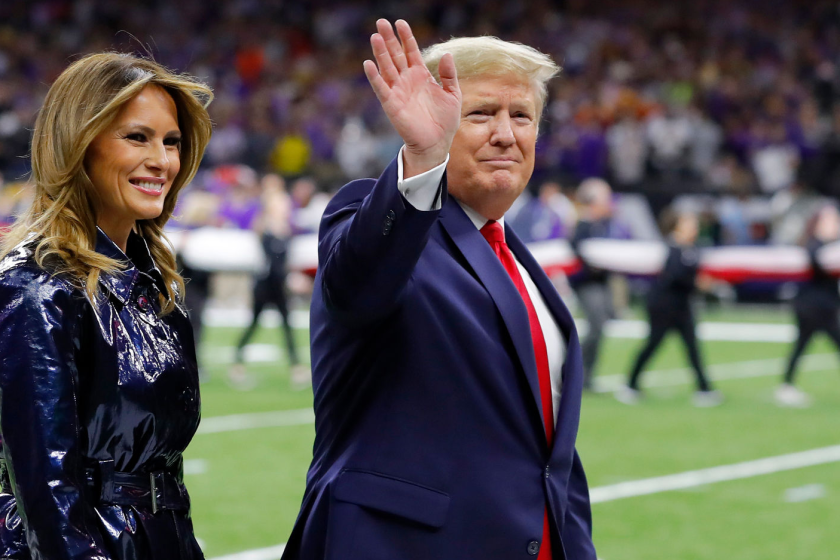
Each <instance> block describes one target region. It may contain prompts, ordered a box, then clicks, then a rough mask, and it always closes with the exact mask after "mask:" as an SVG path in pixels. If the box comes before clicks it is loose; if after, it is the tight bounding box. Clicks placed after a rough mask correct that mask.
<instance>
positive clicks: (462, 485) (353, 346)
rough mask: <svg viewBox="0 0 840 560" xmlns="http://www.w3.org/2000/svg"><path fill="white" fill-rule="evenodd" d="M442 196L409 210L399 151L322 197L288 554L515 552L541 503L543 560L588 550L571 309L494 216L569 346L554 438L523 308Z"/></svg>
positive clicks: (526, 540) (590, 557)
mask: <svg viewBox="0 0 840 560" xmlns="http://www.w3.org/2000/svg"><path fill="white" fill-rule="evenodd" d="M440 194H441V197H442V209H441V210H439V211H427V212H422V211H418V210H416V209H414V208H413V207H412V206H411V205H410V204H409V203H408V202H407V201H406V200H405V199H404V198H403V196H402V195H401V194H400V192H399V190H398V189H397V164H396V161H394V162H392V163H391V165H390V166H389V167H388V168H387V169H386V170H385V172H384V173H383V174H382V176H381V177H380V178H379V179H378V180H376V181H374V180H372V179H365V180H360V181H354V182H352V183H350V184H348V185H346V186H345V187H344V188H342V189H341V190H340V191H339V192H338V194H337V195H336V196H335V198H334V199H333V200H332V201H331V203H330V204H329V206H328V207H327V210H326V213H325V215H324V217H323V220H322V222H321V230H320V241H319V262H320V263H321V265H320V267H319V271H318V275H317V276H316V280H315V291H314V294H313V297H312V308H311V337H312V342H311V344H312V371H313V388H314V393H315V418H316V419H315V430H316V437H315V446H314V457H313V461H312V465H311V467H310V470H309V473H308V476H307V484H306V491H305V494H304V498H303V505H302V508H301V512H300V515H299V517H298V520H297V522H296V524H295V528H294V530H293V532H292V536H291V537H290V539H289V543H288V545H287V547H286V550H285V554H284V556H283V558H284V560H293V559H300V560H316V559H317V560H321V559H325V560H354V559H359V560H397V559H398V560H409V559H417V560H421V559H422V560H446V559H450V558H451V559H453V560H455V559H458V560H463V559H481V560H496V559H498V560H511V559H515V558H522V559H523V560H527V559H528V558H533V557H534V555H535V554H536V547H535V544H536V543H535V541H537V542H538V541H539V540H540V539H541V537H542V529H543V515H544V510H545V508H546V504H548V510H549V516H550V518H551V519H552V526H553V528H554V531H555V539H556V546H555V547H554V548H553V551H554V558H555V560H560V559H561V558H563V555H564V554H565V558H568V559H569V560H595V558H596V556H595V549H594V547H593V545H592V537H591V514H590V506H589V492H588V488H587V484H586V478H585V476H584V472H583V467H582V466H581V462H580V459H579V457H578V455H577V452H576V451H575V438H576V435H577V431H578V420H579V417H580V401H581V388H582V379H583V375H582V366H581V356H580V346H579V344H578V337H577V333H576V331H575V326H574V323H573V321H572V317H571V316H570V314H569V312H568V310H567V309H566V307H565V306H564V305H563V303H562V301H561V300H560V297H559V296H558V294H557V292H556V290H555V289H554V287H553V286H552V284H551V282H550V281H549V279H548V278H547V277H546V275H545V274H544V273H543V271H542V269H541V268H540V267H539V265H538V264H537V263H536V261H535V260H534V259H533V257H532V256H531V254H530V253H529V252H528V250H527V249H526V247H525V246H524V245H523V244H522V243H521V242H520V241H519V240H518V239H517V237H516V236H515V235H514V234H513V232H512V231H511V230H510V229H509V228H506V236H507V243H508V245H509V246H510V248H511V250H512V251H513V253H514V254H515V255H516V257H517V258H518V259H519V261H520V262H521V263H522V264H523V265H524V266H525V268H526V269H527V270H528V272H529V273H530V275H531V277H532V278H533V280H534V282H535V283H536V285H537V287H538V288H539V290H540V291H541V292H542V294H543V297H544V298H545V301H546V303H547V304H548V307H549V309H550V310H551V312H552V314H553V315H554V317H555V319H556V320H557V322H558V324H559V325H560V328H561V330H562V332H563V334H564V336H565V338H566V342H567V349H566V359H565V363H564V365H563V370H562V374H563V385H562V391H563V392H562V398H561V401H560V407H559V408H560V410H559V416H558V422H557V430H556V435H555V440H554V445H553V446H552V448H551V449H549V447H548V445H547V442H546V437H545V431H544V427H543V423H542V413H541V407H540V393H539V386H538V381H537V369H536V364H535V359H534V352H533V346H532V344H531V337H530V329H529V325H528V314H527V311H526V308H525V306H524V304H523V302H522V299H521V297H520V296H519V293H518V292H517V290H516V287H515V286H514V284H513V282H512V281H511V279H510V277H509V276H508V274H507V272H506V271H505V269H504V267H503V266H502V264H501V262H500V261H499V259H498V258H497V257H496V255H495V254H494V253H493V251H492V249H491V248H490V245H489V244H488V243H487V242H486V241H485V240H484V238H483V237H482V235H481V233H480V232H479V231H478V230H477V229H476V227H475V226H474V225H473V224H472V222H471V221H470V219H469V218H468V217H467V215H466V214H465V213H464V211H463V210H462V209H461V207H460V206H459V205H458V203H457V202H456V201H455V200H454V199H452V198H448V196H447V192H446V181H445V179H444V181H443V182H442V184H441V193H440Z"/></svg>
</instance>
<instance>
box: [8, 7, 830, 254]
mask: <svg viewBox="0 0 840 560" xmlns="http://www.w3.org/2000/svg"><path fill="white" fill-rule="evenodd" d="M394 15H398V16H399V17H405V18H408V19H410V20H411V21H412V22H415V23H414V25H415V29H416V33H417V36H418V39H419V41H420V43H421V45H423V44H428V43H431V42H434V41H437V40H440V39H445V38H446V37H449V36H457V35H475V34H482V33H489V32H493V33H496V34H498V35H500V36H502V38H504V39H510V40H520V41H523V42H527V43H528V44H531V45H534V46H537V47H538V48H540V49H541V50H543V51H544V52H546V53H549V54H551V55H552V56H553V57H554V58H555V59H557V60H558V61H560V63H561V65H562V66H563V69H564V71H563V75H562V77H561V79H558V80H555V81H554V82H553V85H552V88H551V91H550V99H549V104H548V106H547V108H546V115H545V117H546V118H545V122H544V125H543V130H542V132H541V137H540V140H539V143H538V158H537V164H536V170H535V173H534V178H533V181H532V185H531V186H532V190H533V192H532V193H531V194H532V195H533V200H531V201H530V202H527V201H524V202H523V204H525V203H526V202H527V203H528V204H531V205H533V206H534V208H529V210H528V211H529V212H531V213H534V212H535V213H537V214H547V215H548V216H549V217H550V222H551V223H549V224H547V225H545V226H541V227H540V228H537V231H536V232H535V233H534V234H533V235H531V234H530V233H527V234H526V235H525V237H534V236H535V237H537V238H539V237H540V236H541V235H543V236H545V237H563V236H565V237H570V236H571V235H572V234H573V229H574V213H573V212H572V211H570V208H571V205H570V203H569V199H571V200H573V199H574V191H575V189H576V187H577V185H578V184H579V183H580V182H581V181H582V180H583V179H586V178H588V177H603V178H606V179H607V180H608V181H609V182H610V183H611V184H612V186H613V187H614V188H615V189H616V190H617V191H619V192H639V193H643V194H644V195H645V196H646V197H647V199H648V201H649V202H650V203H651V206H652V207H653V210H654V213H658V212H659V210H660V209H661V208H662V207H664V206H665V205H666V204H667V203H669V202H671V200H672V199H673V198H674V197H676V196H678V195H681V194H686V193H694V194H700V195H706V194H710V195H713V196H714V201H713V202H712V203H708V202H702V204H701V206H702V207H701V210H703V211H702V212H701V213H702V214H704V216H705V218H704V220H705V221H704V223H705V228H704V231H707V232H711V233H709V235H708V236H707V237H708V242H710V243H716V244H726V243H731V244H751V243H762V242H765V241H768V240H769V241H774V242H781V243H790V242H798V241H800V239H799V238H800V237H801V232H802V229H803V227H804V222H806V221H807V216H808V215H810V214H811V213H812V212H813V211H814V208H816V206H818V205H819V198H818V196H819V195H828V196H838V195H840V103H838V102H837V101H838V95H840V69H838V64H840V8H838V6H837V3H836V2H829V1H818V2H795V1H781V0H778V1H775V0H774V1H771V2H767V1H761V2H758V1H752V0H740V1H738V2H723V1H711V0H705V1H698V2H692V3H671V4H669V5H666V6H662V5H660V3H657V2H655V1H653V0H633V1H627V0H623V1H605V2H598V3H596V4H593V3H588V2H584V1H582V0H569V1H566V2H557V3H552V2H547V1H543V2H528V3H522V2H510V1H503V0H499V1H491V2H477V1H475V2H461V3H449V2H444V1H442V0H411V1H408V2H400V3H395V2H374V3H366V2H346V1H341V2H338V1H334V0H316V1H312V2H283V1H281V0H267V1H261V2H256V1H253V0H224V1H221V2H215V3H206V2H201V1H200V0H183V1H182V2H178V3H177V4H172V3H167V2H161V1H150V2H146V3H142V4H134V5H132V6H131V7H126V6H125V5H120V4H116V3H113V2H108V1H106V0H42V1H35V2H32V1H28V0H6V1H4V2H2V3H0V173H1V174H2V177H5V180H6V182H5V187H4V188H2V190H0V220H5V221H8V220H9V216H10V215H11V214H12V213H13V212H14V211H15V209H17V208H19V207H20V206H21V205H24V204H25V203H26V189H25V188H22V187H21V185H20V179H21V178H23V177H25V174H26V171H27V159H26V153H27V151H28V144H29V134H30V131H31V129H32V126H33V123H34V118H35V112H36V109H37V107H39V106H40V104H41V102H42V99H43V96H44V94H45V92H46V89H47V87H48V85H49V84H50V83H51V82H52V81H53V79H54V78H55V77H56V76H57V74H58V73H59V72H60V71H61V70H62V69H63V68H64V67H65V66H66V65H67V63H69V62H70V61H72V60H74V59H75V58H76V57H78V56H79V55H81V54H84V53H87V52H93V51H100V50H109V49H117V50H129V51H135V52H137V51H140V52H148V53H149V54H151V55H152V56H154V58H155V59H156V60H158V61H160V62H162V63H164V64H166V65H169V66H171V67H173V68H175V69H178V70H181V71H187V72H189V73H192V74H194V75H196V76H199V77H200V78H202V79H204V80H206V81H207V82H208V83H209V84H210V85H212V87H213V88H214V90H215V94H216V100H215V101H214V103H213V104H212V105H211V107H210V111H211V115H212V117H213V119H214V122H215V130H214V135H213V139H212V141H211V144H210V146H209V149H208V151H207V155H206V157H205V161H204V163H203V172H202V173H201V174H200V175H199V177H198V178H197V180H196V181H195V182H194V184H193V190H194V191H199V192H202V193H205V194H206V195H207V196H204V198H205V199H212V198H213V197H215V202H214V203H213V204H210V205H209V207H208V208H213V209H214V210H213V212H214V215H213V216H212V217H211V219H210V221H211V222H212V223H215V224H227V225H231V226H234V227H243V228H247V227H249V223H248V222H249V216H251V217H252V216H253V215H254V206H255V205H256V200H257V196H258V193H257V191H256V190H254V188H253V185H256V184H258V182H259V181H258V177H259V175H261V174H263V173H277V174H280V175H281V176H283V177H285V178H286V179H287V180H290V181H292V182H293V181H295V180H296V179H301V178H303V179H304V181H303V183H304V184H302V185H300V189H301V191H307V190H314V191H320V192H330V191H332V190H334V189H336V188H337V187H339V186H340V185H341V184H343V183H344V182H346V181H347V180H348V179H352V178H357V177H363V176H369V175H371V174H375V173H376V170H378V169H382V168H383V167H384V166H385V165H387V163H388V161H389V160H390V159H391V158H392V157H393V155H394V154H395V153H396V152H397V150H398V148H399V145H400V143H401V142H400V139H399V137H398V136H396V134H395V133H394V131H393V130H392V128H391V127H390V125H389V124H388V121H387V119H386V118H385V117H384V114H383V113H382V111H381V110H380V108H379V105H378V103H377V101H376V99H375V97H374V95H373V93H372V92H371V90H370V87H369V86H368V84H367V81H366V79H365V77H364V74H363V71H362V65H361V61H362V60H364V59H365V58H366V57H368V56H369V55H368V50H369V46H368V34H369V33H368V32H369V29H370V28H371V22H372V21H373V20H374V19H375V18H376V17H381V16H384V17H390V16H394ZM2 184H3V182H2V179H0V185H2ZM292 190H293V191H294V187H293V188H292ZM539 193H542V195H540V194H539ZM563 193H565V194H567V195H569V197H568V199H567V198H566V197H565V196H564V194H563ZM306 196H311V194H310V195H306ZM771 197H772V198H771ZM198 198H202V197H198ZM304 198H305V197H304ZM697 200H701V201H703V200H704V199H702V198H701V199H697V198H695V204H696V203H697ZM199 206H201V205H200V204H199ZM249 206H250V207H251V210H250V214H249V210H248V208H249ZM555 215H556V217H555ZM311 225H312V224H310V226H311Z"/></svg>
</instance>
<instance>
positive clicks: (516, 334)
mask: <svg viewBox="0 0 840 560" xmlns="http://www.w3.org/2000/svg"><path fill="white" fill-rule="evenodd" d="M441 223H442V224H443V227H444V229H445V230H446V232H447V233H448V234H449V236H450V237H451V238H452V241H453V242H454V243H455V245H456V246H457V247H458V249H459V250H460V251H461V253H462V254H463V255H464V258H465V259H466V260H467V262H468V263H469V264H470V266H471V267H472V269H473V270H474V271H475V273H476V275H477V276H478V278H479V280H480V281H481V283H482V284H483V285H484V287H485V288H486V289H487V291H488V292H489V294H490V297H492V298H493V301H494V302H495V304H496V307H497V308H498V310H499V313H500V314H501V315H502V319H503V320H504V322H505V326H506V327H507V330H508V333H509V334H510V337H511V340H512V341H513V346H514V348H515V349H516V353H517V355H518V357H519V361H520V363H521V364H522V370H523V371H524V372H525V378H526V379H527V381H528V386H529V387H530V388H531V394H532V396H533V398H534V403H535V404H536V409H535V411H536V412H537V413H538V414H539V417H538V419H540V420H539V422H540V426H542V420H541V418H542V405H541V399H540V387H539V380H538V378H537V365H536V360H535V359H534V347H533V345H532V343H531V329H530V325H529V323H528V311H527V310H526V309H525V304H524V303H523V302H522V298H521V297H520V295H519V292H518V291H517V289H516V286H514V284H513V281H512V280H511V279H510V276H508V273H507V271H506V270H505V268H504V266H502V263H501V262H500V261H499V259H498V257H496V254H495V253H494V252H493V250H492V249H491V248H490V245H489V244H488V243H487V241H486V240H485V239H484V237H483V236H482V235H481V233H480V232H479V231H478V230H477V229H476V227H475V225H473V223H472V222H471V221H470V219H469V217H468V216H467V215H466V214H465V213H464V211H463V210H462V209H461V207H460V206H459V205H458V203H457V202H456V201H455V199H454V198H452V197H449V200H448V201H447V203H446V206H445V208H444V211H443V212H442V213H441Z"/></svg>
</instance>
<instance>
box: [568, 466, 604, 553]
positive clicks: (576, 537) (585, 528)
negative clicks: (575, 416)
mask: <svg viewBox="0 0 840 560" xmlns="http://www.w3.org/2000/svg"><path fill="white" fill-rule="evenodd" d="M562 539H563V547H564V548H565V550H566V557H567V558H569V560H597V558H598V557H597V555H596V554H595V545H594V544H593V543H592V509H591V507H590V505H589V486H588V485H587V482H586V474H585V473H584V472H583V464H582V463H581V462H580V456H579V455H578V452H577V450H575V457H574V461H573V462H572V472H571V474H570V476H569V507H568V508H567V509H566V519H565V523H564V525H563V534H562Z"/></svg>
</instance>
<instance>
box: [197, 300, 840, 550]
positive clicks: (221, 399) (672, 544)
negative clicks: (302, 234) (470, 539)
mask: <svg viewBox="0 0 840 560" xmlns="http://www.w3.org/2000/svg"><path fill="white" fill-rule="evenodd" d="M701 319H704V320H715V321H732V322H744V323H756V322H763V323H785V322H787V321H788V320H789V317H788V315H787V314H786V313H784V312H782V311H765V310H761V311H755V310H751V309H745V310H735V311H731V310H730V311H724V312H720V311H718V312H708V313H705V314H701ZM745 328H748V327H745ZM240 332H241V331H240V329H237V328H229V327H215V328H208V329H206V331H205V336H204V340H203V342H202V347H201V356H202V361H203V372H204V374H205V375H206V376H207V377H208V379H207V380H206V381H205V382H204V383H203V385H202V399H203V416H204V418H205V419H208V421H209V419H211V418H213V417H220V416H227V415H238V414H251V413H260V412H272V411H281V410H301V409H306V408H309V407H311V405H312V394H311V392H310V391H309V390H305V391H299V392H294V391H291V390H290V389H289V384H288V369H287V366H286V365H285V359H284V358H283V357H282V355H280V354H279V350H278V351H276V353H277V359H274V360H272V361H260V362H252V363H250V364H249V366H248V370H249V372H251V373H252V374H253V375H254V376H255V377H256V380H257V382H258V385H257V387H256V389H254V390H252V391H237V390H234V389H231V388H230V387H229V386H228V385H227V383H226V381H225V375H226V371H227V367H228V363H229V360H230V356H231V355H232V349H231V347H232V346H233V345H234V344H235V341H236V339H237V336H238V335H239V333H240ZM296 336H297V343H298V345H299V346H300V347H301V348H302V349H304V352H303V355H304V356H308V351H306V350H305V349H306V346H307V344H308V340H307V333H306V331H305V330H297V331H296ZM279 337H280V334H279V332H278V331H277V330H274V329H261V330H260V331H259V332H258V334H257V336H256V337H255V338H254V340H253V343H254V344H255V345H272V346H277V347H278V348H279V347H280V346H282V345H281V344H279V342H280V339H279ZM641 343H642V341H641V340H634V339H621V338H610V339H607V340H606V341H605V344H604V347H603V350H602V360H601V365H600V375H601V379H602V380H603V381H604V382H605V383H609V382H611V381H612V382H613V383H615V382H617V381H618V378H617V377H615V376H616V375H617V374H622V375H623V374H624V373H625V372H626V371H627V369H628V368H629V366H630V362H631V361H632V359H633V356H634V355H635V352H636V351H637V350H638V348H639V346H640V345H641ZM789 347H790V344H789V343H779V342H772V343H771V342H730V341H714V342H711V341H709V342H705V343H704V344H703V347H702V351H703V355H704V357H705V360H706V362H707V364H709V365H710V369H711V370H712V372H713V375H716V376H718V377H719V378H718V379H717V381H716V385H717V387H718V388H719V389H720V390H721V392H722V393H723V394H724V396H725V398H726V401H725V402H724V404H723V405H721V406H720V407H717V408H712V409H697V408H694V407H692V406H691V403H690V396H691V392H692V390H693V385H692V384H691V376H690V374H689V373H688V371H687V370H685V367H686V360H685V357H684V354H683V351H682V347H681V345H680V343H679V341H678V340H677V339H676V338H675V337H674V338H669V339H668V340H667V341H666V344H665V345H664V346H663V347H662V348H661V349H660V351H659V353H658V354H657V356H656V357H655V359H654V360H653V361H652V363H651V364H650V366H649V369H651V370H656V371H655V373H653V374H652V375H650V376H648V377H646V378H645V379H643V382H642V383H643V386H644V385H645V383H646V382H647V385H648V387H647V389H646V391H645V393H646V396H645V399H644V401H643V402H642V404H640V405H638V406H635V407H630V406H627V405H624V404H621V403H619V402H617V401H615V400H614V399H613V397H612V396H611V395H610V394H609V393H605V394H587V395H586V396H585V397H584V402H583V412H582V422H581V429H580V434H579V437H578V449H579V451H580V454H581V457H582V459H583V462H584V466H585V468H586V472H587V475H588V477H589V483H590V487H591V488H599V487H605V486H609V485H614V484H617V483H620V482H625V481H634V480H639V479H646V478H651V477H661V476H664V475H671V474H676V473H682V472H685V471H694V470H698V469H707V468H710V467H717V466H720V465H730V464H735V463H742V462H746V461H753V460H757V459H764V458H768V457H776V456H780V455H786V454H791V453H796V452H801V451H807V450H812V449H818V448H826V447H829V446H837V445H838V444H840V357H838V356H837V355H836V352H835V351H834V349H833V348H832V347H831V346H830V344H829V343H828V341H827V340H826V339H823V338H817V339H816V340H815V341H814V342H813V343H812V345H811V347H810V348H809V356H807V357H806V359H805V362H804V363H803V368H802V371H801V373H800V376H799V381H800V383H799V385H800V387H801V388H802V389H804V390H805V391H807V392H808V393H810V394H811V395H812V396H813V397H814V403H813V405H812V406H811V407H810V408H807V409H781V408H778V407H777V406H776V405H775V404H774V402H773V390H774V389H775V387H776V385H777V383H778V381H779V376H780V375H781V370H782V368H783V367H784V358H785V356H786V355H787V353H788V351H789ZM255 348H262V349H266V348H268V349H269V350H273V349H272V348H271V347H269V346H256V347H255ZM298 416H301V415H300V414H298ZM303 416H304V417H305V414H304V415H303ZM245 418H246V419H247V418H253V417H252V416H246V417H245ZM290 423H291V424H292V425H284V426H270V427H251V428H248V429H240V430H235V431H226V432H217V433H199V434H198V435H196V437H195V439H194V440H193V443H192V444H191V446H190V448H189V449H188V451H187V454H186V458H187V459H188V474H187V485H188V488H189V490H190V494H191V496H192V500H193V517H194V522H195V527H196V534H197V535H198V537H199V539H201V541H202V543H203V547H204V550H205V553H206V554H207V557H208V558H214V557H218V556H222V555H227V554H232V553H236V552H241V551H246V550H253V549H260V548H265V547H270V546H273V545H278V544H281V543H284V542H285V541H286V539H287V538H288V536H289V533H290V531H291V527H292V523H293V522H294V519H295V516H296V515H297V512H298V508H299V506H300V499H301V496H302V493H303V488H304V480H305V474H306V469H307V467H308V465H309V460H310V458H311V452H312V440H313V437H314V427H313V425H312V424H311V423H307V422H306V420H305V418H304V419H303V420H298V421H295V420H294V419H293V420H292V421H291V422H290ZM839 499H840V464H838V462H837V461H834V462H826V463H824V464H820V465H816V466H808V467H803V468H796V469H793V470H783V471H779V472H771V473H769V474H755V475H750V474H749V473H747V476H745V477H743V478H739V479H736V480H727V481H722V482H716V483H712V484H704V485H699V486H693V487H690V488H686V489H682V490H673V491H660V492H655V493H651V494H648V495H641V496H634V497H627V498H623V499H610V500H608V501H602V502H600V503H596V504H594V505H593V517H594V538H595V544H596V546H597V549H598V554H599V557H600V558H601V559H602V560H695V559H696V560H701V559H703V560H706V559H708V560H712V559H715V560H718V559H720V560H775V559H779V560H805V559H809V560H810V559H819V560H836V559H838V558H840V530H838V529H837V528H838V527H840V507H838V506H837V504H838V503H840V502H838V500H839Z"/></svg>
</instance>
